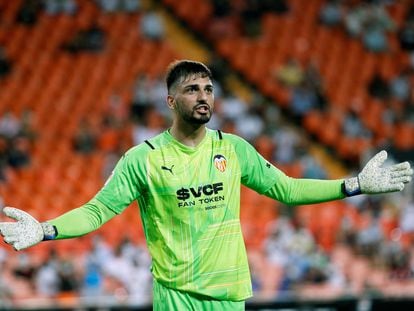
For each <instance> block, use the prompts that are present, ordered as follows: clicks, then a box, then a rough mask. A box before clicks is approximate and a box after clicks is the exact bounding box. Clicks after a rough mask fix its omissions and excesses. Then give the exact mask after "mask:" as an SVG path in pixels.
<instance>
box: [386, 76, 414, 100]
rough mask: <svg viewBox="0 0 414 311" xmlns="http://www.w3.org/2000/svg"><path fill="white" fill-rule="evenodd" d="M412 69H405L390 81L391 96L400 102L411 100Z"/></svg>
mask: <svg viewBox="0 0 414 311" xmlns="http://www.w3.org/2000/svg"><path fill="white" fill-rule="evenodd" d="M411 76H412V69H410V68H406V69H403V70H402V71H401V72H400V73H399V74H398V75H396V76H395V77H393V78H392V79H391V81H390V84H389V87H390V93H391V96H392V97H393V98H395V99H397V100H399V101H403V102H405V101H407V100H409V98H410V92H411V83H410V79H411Z"/></svg>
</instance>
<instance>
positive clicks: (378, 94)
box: [368, 72, 390, 100]
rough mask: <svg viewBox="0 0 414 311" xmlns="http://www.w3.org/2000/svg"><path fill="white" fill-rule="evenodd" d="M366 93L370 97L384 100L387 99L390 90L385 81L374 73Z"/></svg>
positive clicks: (377, 73) (378, 74)
mask: <svg viewBox="0 0 414 311" xmlns="http://www.w3.org/2000/svg"><path fill="white" fill-rule="evenodd" d="M368 92H369V94H370V95H371V96H373V97H375V98H378V99H381V100H386V99H388V98H389V95H390V90H389V85H388V82H387V80H385V79H384V78H383V77H382V75H381V74H380V73H379V72H376V73H375V74H374V75H373V77H372V78H371V80H370V81H369V83H368Z"/></svg>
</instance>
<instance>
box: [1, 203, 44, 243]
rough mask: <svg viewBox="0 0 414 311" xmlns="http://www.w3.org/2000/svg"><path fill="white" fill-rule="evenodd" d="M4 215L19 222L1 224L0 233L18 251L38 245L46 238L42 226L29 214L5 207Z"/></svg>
mask: <svg viewBox="0 0 414 311" xmlns="http://www.w3.org/2000/svg"><path fill="white" fill-rule="evenodd" d="M3 213H4V214H5V215H7V216H8V217H10V218H13V219H15V220H17V222H0V233H1V235H2V236H3V237H4V241H5V242H6V243H7V244H11V245H12V246H13V248H14V249H15V250H17V251H19V250H22V249H24V248H27V247H30V246H33V245H36V244H37V243H39V242H41V241H42V240H43V238H44V233H43V228H42V225H41V224H40V223H39V222H38V221H37V220H36V219H34V218H33V217H32V216H31V215H29V214H28V213H26V212H24V211H22V210H19V209H17V208H14V207H5V208H4V209H3Z"/></svg>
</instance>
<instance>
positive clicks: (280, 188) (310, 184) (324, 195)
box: [265, 175, 345, 205]
mask: <svg viewBox="0 0 414 311" xmlns="http://www.w3.org/2000/svg"><path fill="white" fill-rule="evenodd" d="M342 183H343V180H341V179H338V180H320V179H303V178H302V179H297V178H291V177H288V176H286V175H284V176H283V177H282V178H280V179H279V181H278V182H277V183H276V184H275V185H274V186H273V187H272V188H270V189H269V190H268V191H267V192H266V193H265V195H266V196H268V197H270V198H273V199H276V200H278V201H280V202H282V203H285V204H287V205H301V204H314V203H320V202H326V201H333V200H339V199H343V198H345V194H344V193H343V192H342Z"/></svg>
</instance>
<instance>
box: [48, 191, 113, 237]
mask: <svg viewBox="0 0 414 311" xmlns="http://www.w3.org/2000/svg"><path fill="white" fill-rule="evenodd" d="M114 216H116V213H114V212H113V211H112V210H110V209H109V208H107V207H106V206H105V205H103V204H102V203H100V202H99V201H97V200H96V199H92V200H91V201H90V202H88V203H87V204H85V205H83V206H81V207H79V208H75V209H73V210H71V211H69V212H67V213H65V214H63V215H61V216H59V217H57V218H55V219H53V220H49V221H48V222H49V223H51V224H52V225H54V226H56V228H57V230H58V235H57V237H56V239H67V238H73V237H78V236H82V235H85V234H87V233H89V232H92V231H94V230H96V229H98V228H99V227H100V226H102V225H103V224H104V223H106V222H107V221H108V220H110V219H111V218H113V217H114Z"/></svg>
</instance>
